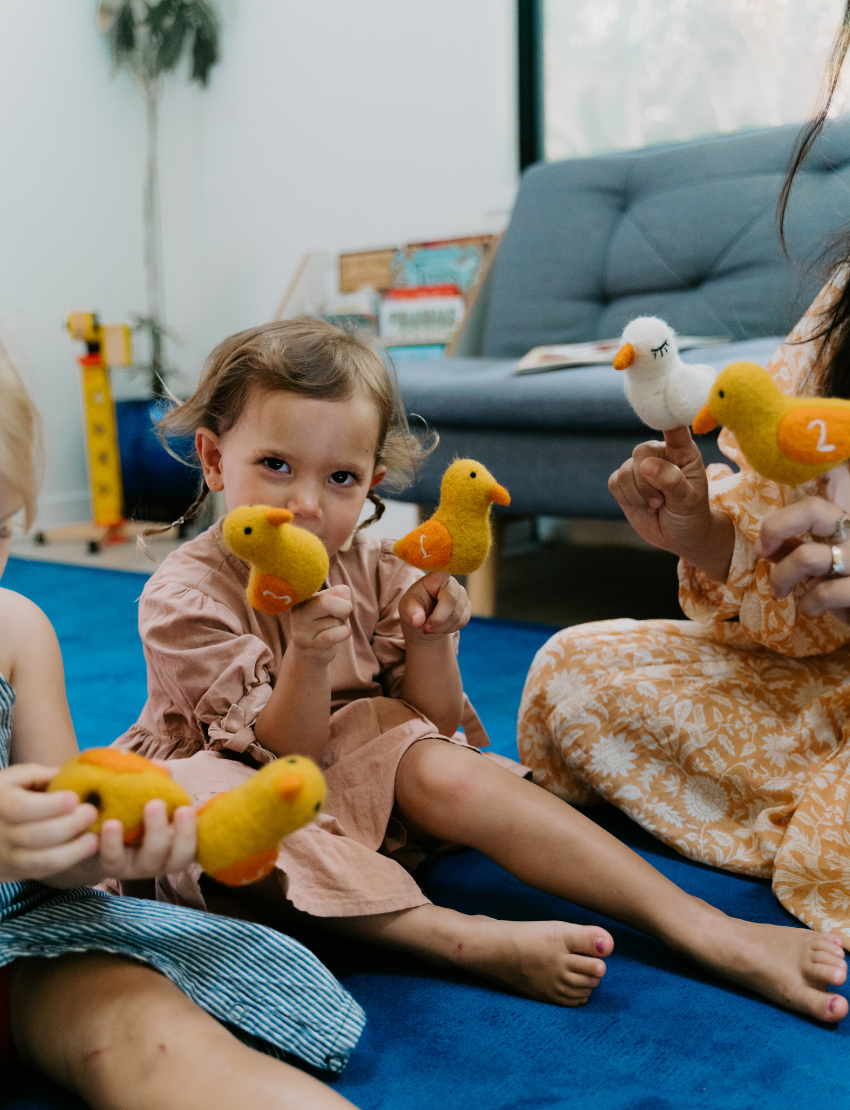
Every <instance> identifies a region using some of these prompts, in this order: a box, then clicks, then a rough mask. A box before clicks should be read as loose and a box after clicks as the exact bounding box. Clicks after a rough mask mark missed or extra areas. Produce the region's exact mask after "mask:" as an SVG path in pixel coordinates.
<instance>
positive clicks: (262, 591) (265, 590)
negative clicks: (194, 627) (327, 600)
mask: <svg viewBox="0 0 850 1110" xmlns="http://www.w3.org/2000/svg"><path fill="white" fill-rule="evenodd" d="M291 520H292V513H291V512H290V511H289V510H288V509H275V508H272V507H271V506H270V505H241V506H240V507H239V508H238V509H234V510H233V511H232V512H230V513H228V514H227V516H226V517H225V518H224V522H223V524H222V526H221V534H222V538H223V539H224V542H225V544H226V545H227V546H228V547H229V548H230V550H231V551H232V552H233V554H234V555H238V556H239V558H240V559H244V560H245V562H246V563H248V564H249V565H250V567H251V574H250V577H249V578H248V601H249V602H250V604H251V605H252V606H253V607H254V608H255V609H259V610H260V612H262V613H285V612H286V610H287V609H291V608H292V606H293V605H297V604H298V602H299V601H306V600H307V599H308V598H310V597H312V596H313V594H314V593H315V592H316V591H317V590H318V589H320V588H321V586H322V583H323V582H324V581H325V579H326V578H327V576H328V566H329V563H328V553H327V551H325V546H324V544H323V543H322V541H321V540H320V539H318V537H316V536H314V535H313V533H312V532H308V531H307V530H306V529H305V528H298V527H296V526H295V525H294V524H291V523H290V521H291Z"/></svg>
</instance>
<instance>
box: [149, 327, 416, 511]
mask: <svg viewBox="0 0 850 1110" xmlns="http://www.w3.org/2000/svg"><path fill="white" fill-rule="evenodd" d="M256 389H261V390H266V391H268V392H277V391H279V390H280V391H286V392H290V393H296V394H299V395H300V396H302V397H314V398H317V399H320V400H325V401H345V400H347V399H348V398H349V397H351V396H352V395H353V394H354V393H356V392H357V391H363V392H364V393H365V394H366V396H367V397H368V398H369V399H370V400H371V401H372V402H373V403H374V405H375V409H376V410H377V413H378V419H379V424H378V444H377V449H376V453H375V464H376V465H381V466H386V468H387V477H386V478H385V479H384V481H383V482H382V483H381V484H382V485H383V486H384V488H390V489H393V490H402V489H404V488H405V487H406V486H408V485H410V483H411V481H412V480H413V478H414V476H415V473H416V468H417V464H418V463H419V461H420V460H421V459H423V458H424V457H425V456H426V455H428V454H429V453H430V452H431V451H433V449H434V447H435V446H436V442H437V436H436V434H435V433H433V432H431V433H429V434H428V435H427V436H420V435H417V434H415V433H414V432H412V431H411V429H410V425H409V424H408V421H407V414H406V413H405V410H404V405H403V404H402V401H401V397H400V395H399V391H398V383H397V381H396V378H395V374H394V372H393V371H392V370H391V369H390V368H389V367H388V366H387V365H386V363H385V362H384V360H383V359H382V358H381V356H380V355H379V354H378V352H377V351H376V350H375V348H374V347H373V346H372V344H371V343H370V342H368V341H367V340H364V339H361V338H360V337H359V336H357V335H352V334H350V333H348V332H345V331H343V330H342V329H341V328H338V327H335V326H334V325H333V324H328V323H325V322H324V321H322V320H309V319H300V320H278V321H275V322H274V323H271V324H262V325H260V326H259V327H256V328H249V329H248V330H247V331H240V332H237V334H236V335H231V336H229V337H228V338H227V339H225V340H224V341H223V342H222V343H219V345H218V346H217V347H216V348H215V350H214V351H213V352H212V354H211V355H210V356H209V358H208V359H207V361H206V363H205V365H204V369H203V371H202V373H201V380H200V382H199V383H198V388H197V389H196V390H195V392H194V394H193V395H192V396H191V397H190V398H189V399H188V401H184V402H183V404H181V405H179V406H178V407H176V408H175V409H173V410H172V411H171V412H170V413H168V415H167V416H165V417H163V419H162V420H161V421H160V424H159V427H160V433H161V434H162V436H163V437H164V440H165V441H166V443H167V439H168V437H171V436H189V435H194V434H195V432H196V431H197V429H198V428H209V429H210V431H213V432H215V434H216V435H222V434H223V433H224V432H226V431H228V430H229V429H230V428H232V427H233V425H234V424H235V423H236V422H237V420H238V419H239V417H240V416H241V415H242V411H243V409H244V408H245V405H246V404H247V402H248V398H249V396H250V395H251V393H252V392H253V391H254V390H256ZM207 493H208V490H207V486H206V483H205V484H204V485H203V486H202V487H201V492H200V494H199V496H198V498H197V500H196V501H195V502H194V504H193V505H192V506H190V508H189V509H187V510H186V513H185V514H184V518H183V519H186V518H188V517H191V516H192V515H194V513H195V512H197V510H198V509H199V508H200V506H201V503H202V502H203V500H204V498H205V497H206V495H207ZM369 498H370V500H372V501H373V502H374V503H375V504H376V505H377V507H378V511H377V513H376V514H375V516H373V517H372V518H371V519H370V520H368V521H364V525H362V526H365V525H366V524H370V523H372V521H374V520H377V519H380V516H381V514H382V513H383V510H384V505H383V502H382V501H381V499H380V497H378V495H377V494H376V493H375V492H374V491H372V490H370V492H369ZM362 526H361V527H362Z"/></svg>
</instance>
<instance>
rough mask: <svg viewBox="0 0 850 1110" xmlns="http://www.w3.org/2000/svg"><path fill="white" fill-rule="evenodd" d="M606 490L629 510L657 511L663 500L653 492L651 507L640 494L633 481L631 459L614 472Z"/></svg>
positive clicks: (633, 472)
mask: <svg viewBox="0 0 850 1110" xmlns="http://www.w3.org/2000/svg"><path fill="white" fill-rule="evenodd" d="M608 489H609V490H610V491H611V493H612V494H613V495H614V497H615V498H616V499H617V502H618V504H620V505H623V506H627V507H628V508H630V509H644V510H649V509H659V508H660V507H661V506H662V505H663V504H664V499H663V498H662V497H661V496H660V495H659V493H658V491H657V490H653V493H654V495H655V496H654V498H653V500H654V501H655V504H652V505H650V503H649V501H648V500H647V498H646V497H644V495H643V494H642V493H641V492H640V490H639V489H638V487H637V482H636V481H635V467H634V463H633V462H632V460H631V459H627V460H626V461H625V462H624V463H623V465H622V466H621V467H620V469H619V470H615V471H614V473H613V474H612V475H611V477H610V478H609V479H608Z"/></svg>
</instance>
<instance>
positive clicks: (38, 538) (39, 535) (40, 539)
mask: <svg viewBox="0 0 850 1110" xmlns="http://www.w3.org/2000/svg"><path fill="white" fill-rule="evenodd" d="M33 542H34V543H37V544H38V545H39V547H44V545H45V544H46V543H47V536H45V534H44V532H36V534H35V535H34V536H33Z"/></svg>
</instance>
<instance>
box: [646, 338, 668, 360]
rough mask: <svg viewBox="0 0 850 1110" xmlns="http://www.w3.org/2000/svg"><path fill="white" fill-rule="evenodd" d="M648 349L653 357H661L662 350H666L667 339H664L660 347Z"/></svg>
mask: <svg viewBox="0 0 850 1110" xmlns="http://www.w3.org/2000/svg"><path fill="white" fill-rule="evenodd" d="M649 349H650V351H652V357H653V358H655V356H656V355H661V357H662V358H664V352H665V351H666V350H667V340H666V339H665V340H664V342H663V343H662V344H661V346H660V347H650V348H649Z"/></svg>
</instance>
